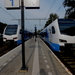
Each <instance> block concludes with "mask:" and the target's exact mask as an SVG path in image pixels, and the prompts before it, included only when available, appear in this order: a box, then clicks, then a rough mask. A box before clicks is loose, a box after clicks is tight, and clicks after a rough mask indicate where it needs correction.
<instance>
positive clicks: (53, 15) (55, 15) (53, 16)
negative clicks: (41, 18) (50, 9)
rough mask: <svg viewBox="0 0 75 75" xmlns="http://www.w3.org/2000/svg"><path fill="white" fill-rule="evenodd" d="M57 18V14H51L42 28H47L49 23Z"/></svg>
mask: <svg viewBox="0 0 75 75" xmlns="http://www.w3.org/2000/svg"><path fill="white" fill-rule="evenodd" d="M57 18H58V15H57V14H53V13H51V14H50V16H49V19H48V21H47V22H46V24H45V26H44V28H45V27H47V26H48V25H49V24H50V23H52V22H53V21H54V20H55V19H57Z"/></svg>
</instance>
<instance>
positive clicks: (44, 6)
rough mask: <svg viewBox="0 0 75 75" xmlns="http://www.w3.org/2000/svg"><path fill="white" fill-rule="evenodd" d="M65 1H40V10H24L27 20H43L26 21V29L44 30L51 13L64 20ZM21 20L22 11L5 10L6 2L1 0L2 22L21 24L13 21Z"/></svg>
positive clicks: (0, 15) (0, 14)
mask: <svg viewBox="0 0 75 75" xmlns="http://www.w3.org/2000/svg"><path fill="white" fill-rule="evenodd" d="M63 1H64V0H40V9H24V18H27V19H41V20H25V21H24V27H25V28H26V29H28V30H30V31H34V27H35V26H36V27H37V30H40V29H43V28H44V26H45V24H46V21H47V20H43V19H45V18H46V19H48V18H49V15H50V14H51V13H56V14H57V15H58V16H59V18H64V16H65V8H64V6H63V5H62V3H63ZM13 19H21V9H16V10H15V9H13V10H7V9H6V8H5V4H4V0H0V22H2V23H6V24H20V25H21V21H20V22H19V21H17V20H13Z"/></svg>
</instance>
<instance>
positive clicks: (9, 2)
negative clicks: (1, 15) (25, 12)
mask: <svg viewBox="0 0 75 75" xmlns="http://www.w3.org/2000/svg"><path fill="white" fill-rule="evenodd" d="M4 5H5V8H6V9H20V0H4Z"/></svg>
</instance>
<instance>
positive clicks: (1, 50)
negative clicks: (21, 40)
mask: <svg viewBox="0 0 75 75" xmlns="http://www.w3.org/2000/svg"><path fill="white" fill-rule="evenodd" d="M13 48H14V47H9V46H3V47H1V48H0V57H1V56H2V55H4V54H6V53H7V52H9V51H10V50H12V49H13Z"/></svg>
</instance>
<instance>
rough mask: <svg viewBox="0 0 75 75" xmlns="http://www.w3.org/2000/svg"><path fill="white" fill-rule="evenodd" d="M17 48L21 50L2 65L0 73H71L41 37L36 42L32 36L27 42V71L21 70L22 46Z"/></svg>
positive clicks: (51, 74) (42, 74)
mask: <svg viewBox="0 0 75 75" xmlns="http://www.w3.org/2000/svg"><path fill="white" fill-rule="evenodd" d="M20 47H21V46H20ZM17 49H20V50H19V51H18V52H16V53H15V54H14V55H13V56H12V57H10V58H8V60H7V61H6V62H5V63H3V64H2V65H0V75H71V73H70V72H69V71H68V70H66V68H64V66H62V65H61V62H60V61H59V60H58V58H57V57H56V56H55V55H54V54H53V53H52V51H51V50H50V49H49V48H48V47H47V45H46V44H45V43H44V42H43V41H42V40H41V39H40V38H37V39H36V42H35V39H34V38H31V39H30V40H28V41H27V42H26V43H25V60H26V66H27V67H28V72H26V73H24V72H23V73H21V72H20V69H21V67H22V55H21V54H22V53H21V48H17Z"/></svg>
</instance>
